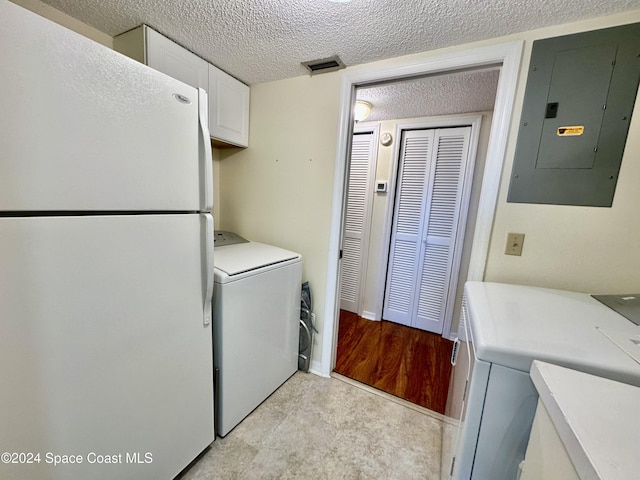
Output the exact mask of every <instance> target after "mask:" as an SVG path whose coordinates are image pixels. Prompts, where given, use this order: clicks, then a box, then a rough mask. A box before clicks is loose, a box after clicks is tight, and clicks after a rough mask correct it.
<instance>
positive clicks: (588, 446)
mask: <svg viewBox="0 0 640 480" xmlns="http://www.w3.org/2000/svg"><path fill="white" fill-rule="evenodd" d="M531 379H532V380H533V383H534V385H535V386H536V389H537V390H538V393H539V395H540V400H541V401H542V402H543V404H544V406H545V408H546V409H547V411H548V412H549V416H550V417H551V419H552V421H553V423H554V426H555V427H556V430H557V432H558V434H559V436H560V438H561V440H562V442H563V444H564V446H565V448H566V449H567V452H568V453H569V457H570V458H571V461H572V462H573V465H574V467H575V469H576V471H577V472H578V474H579V475H580V478H583V479H599V480H629V479H632V478H639V476H640V452H639V450H638V446H640V388H638V387H634V386H631V385H626V384H623V383H619V382H615V381H613V380H609V379H605V378H601V377H597V376H593V375H589V374H586V373H582V372H577V371H575V370H570V369H568V368H564V367H559V366H556V365H551V364H548V363H544V362H540V361H534V362H533V364H532V366H531Z"/></svg>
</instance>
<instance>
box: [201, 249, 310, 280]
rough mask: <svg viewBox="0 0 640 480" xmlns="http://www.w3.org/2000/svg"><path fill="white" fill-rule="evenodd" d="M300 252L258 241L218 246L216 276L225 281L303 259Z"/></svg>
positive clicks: (215, 264)
mask: <svg viewBox="0 0 640 480" xmlns="http://www.w3.org/2000/svg"><path fill="white" fill-rule="evenodd" d="M301 258H302V257H301V255H300V254H299V253H295V252H291V251H289V250H285V249H283V248H279V247H274V246H273V245H266V244H264V243H258V242H246V243H237V244H234V245H226V246H224V247H222V248H216V250H215V253H214V255H213V263H214V266H215V278H216V281H217V282H221V283H224V282H225V281H231V280H232V279H233V278H236V277H238V276H241V275H243V274H246V273H249V272H259V271H264V270H268V269H270V268H276V267H277V266H282V265H283V264H285V263H294V262H297V261H300V260H301Z"/></svg>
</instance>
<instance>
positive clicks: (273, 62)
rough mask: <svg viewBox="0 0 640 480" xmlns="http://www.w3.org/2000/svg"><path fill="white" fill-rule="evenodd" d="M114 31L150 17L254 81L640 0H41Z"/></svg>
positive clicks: (626, 6) (619, 8)
mask: <svg viewBox="0 0 640 480" xmlns="http://www.w3.org/2000/svg"><path fill="white" fill-rule="evenodd" d="M43 1H44V3H47V4H49V5H51V6H53V7H55V8H57V9H59V10H62V11H63V12H65V13H67V14H69V15H71V16H73V17H75V18H77V19H79V20H81V21H83V22H85V23H87V24H89V25H91V26H93V27H95V28H97V29H98V30H101V31H102V32H105V33H107V34H109V35H112V36H115V35H118V34H120V33H122V32H125V31H127V30H130V29H132V28H134V27H136V26H138V25H140V24H141V23H146V24H148V25H149V26H151V27H153V28H154V29H156V30H158V31H159V32H160V33H163V34H164V35H166V36H168V37H169V38H171V39H173V40H174V41H176V42H177V43H179V44H181V45H183V46H184V47H186V48H188V49H189V50H191V51H193V52H194V53H196V54H198V55H199V56H201V57H202V58H204V59H205V60H207V61H209V62H210V63H213V64H214V65H216V66H218V67H219V68H221V69H223V70H225V71H227V72H228V73H230V74H231V75H233V76H235V77H237V78H239V79H240V80H242V81H244V82H246V83H248V84H253V83H258V82H264V81H269V80H278V79H282V78H288V77H294V76H297V75H304V74H306V72H305V70H304V68H303V67H302V66H301V65H300V62H302V61H306V60H314V59H318V58H326V57H329V56H331V55H339V56H340V58H341V59H342V60H343V61H344V63H345V64H346V65H347V66H349V65H356V64H360V63H368V62H372V61H375V60H381V59H385V58H391V57H397V56H400V55H404V54H409V53H416V52H422V51H427V50H433V49H435V48H440V47H446V46H451V45H458V44H462V43H467V42H472V41H476V40H481V39H486V38H493V37H498V36H502V35H507V34H510V33H515V32H520V31H525V30H531V29H533V28H538V27H543V26H549V25H557V24H561V23H566V22H570V21H574V20H580V19H585V18H591V17H596V16H601V15H605V14H610V13H616V12H623V11H627V10H632V9H637V8H640V0H574V1H572V2H568V3H567V2H559V1H557V0H352V1H351V2H349V3H335V2H331V1H329V0H43Z"/></svg>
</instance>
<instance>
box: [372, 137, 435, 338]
mask: <svg viewBox="0 0 640 480" xmlns="http://www.w3.org/2000/svg"><path fill="white" fill-rule="evenodd" d="M434 132H435V131H434V130H416V131H409V132H404V134H403V138H402V145H401V150H400V151H401V155H400V171H399V172H398V186H397V188H396V205H395V211H394V217H393V219H394V220H393V229H392V232H391V251H390V254H389V266H388V269H387V285H386V291H385V296H384V308H383V313H382V318H384V319H385V320H390V321H392V322H397V323H401V324H403V325H411V324H412V319H413V315H414V310H415V309H414V303H415V292H414V289H415V286H416V278H417V276H418V262H419V259H420V254H421V249H420V245H421V241H422V229H423V220H424V208H425V203H426V197H427V178H428V174H429V165H430V163H431V154H432V150H433V139H434Z"/></svg>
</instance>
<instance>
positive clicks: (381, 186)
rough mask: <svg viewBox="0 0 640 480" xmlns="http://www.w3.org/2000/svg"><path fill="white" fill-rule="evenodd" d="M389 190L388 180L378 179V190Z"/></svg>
mask: <svg viewBox="0 0 640 480" xmlns="http://www.w3.org/2000/svg"><path fill="white" fill-rule="evenodd" d="M386 191H387V181H386V180H382V181H379V182H378V181H376V192H386Z"/></svg>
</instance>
